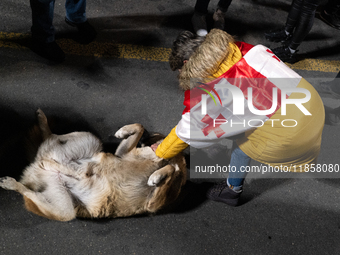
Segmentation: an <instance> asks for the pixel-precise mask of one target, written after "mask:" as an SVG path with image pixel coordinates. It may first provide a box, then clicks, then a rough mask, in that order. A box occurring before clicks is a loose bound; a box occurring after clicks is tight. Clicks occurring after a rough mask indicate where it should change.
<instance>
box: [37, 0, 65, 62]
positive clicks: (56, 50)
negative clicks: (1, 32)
mask: <svg viewBox="0 0 340 255" xmlns="http://www.w3.org/2000/svg"><path fill="white" fill-rule="evenodd" d="M54 3H55V1H54V0H50V1H46V0H30V5H31V9H32V28H31V31H32V46H31V49H32V51H33V52H35V53H36V54H38V55H40V56H42V57H44V58H46V59H48V60H51V61H55V62H61V61H63V60H64V59H65V54H64V52H63V51H62V50H61V48H60V47H59V46H58V44H57V43H56V42H55V37H54V35H55V29H54V26H53V16H54Z"/></svg>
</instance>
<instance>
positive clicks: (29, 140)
mask: <svg viewBox="0 0 340 255" xmlns="http://www.w3.org/2000/svg"><path fill="white" fill-rule="evenodd" d="M42 142H43V136H42V132H41V130H40V128H39V126H38V125H34V126H33V128H32V129H31V130H30V131H29V132H28V134H27V136H26V138H25V149H26V157H27V160H28V161H29V162H33V161H34V158H35V156H36V155H37V152H38V149H39V146H40V145H41V144H42Z"/></svg>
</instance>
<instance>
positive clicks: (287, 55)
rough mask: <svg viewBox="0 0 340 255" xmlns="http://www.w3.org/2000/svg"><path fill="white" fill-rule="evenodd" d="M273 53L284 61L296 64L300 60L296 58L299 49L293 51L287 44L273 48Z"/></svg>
mask: <svg viewBox="0 0 340 255" xmlns="http://www.w3.org/2000/svg"><path fill="white" fill-rule="evenodd" d="M273 53H274V54H275V55H276V56H277V57H278V58H279V59H280V60H281V61H283V62H287V63H290V64H294V63H295V62H297V61H298V59H297V58H296V53H297V51H295V52H294V53H291V51H290V49H289V48H288V47H287V46H281V47H278V48H275V49H273Z"/></svg>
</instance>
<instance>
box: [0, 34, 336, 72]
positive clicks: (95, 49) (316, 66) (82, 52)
mask: <svg viewBox="0 0 340 255" xmlns="http://www.w3.org/2000/svg"><path fill="white" fill-rule="evenodd" d="M29 37H30V35H29V34H21V33H6V32H0V47H7V48H12V49H25V50H26V49H27V47H25V46H22V45H20V44H18V43H16V42H15V41H19V40H23V39H28V38H29ZM57 42H58V44H59V46H60V47H61V48H62V49H63V50H64V52H65V53H66V54H72V55H79V56H96V57H113V58H126V59H141V60H149V61H160V62H167V61H168V58H169V54H170V52H171V49H170V48H162V47H150V46H141V45H132V44H119V43H113V42H92V43H90V44H88V45H81V44H78V43H76V42H74V41H73V40H71V39H59V40H57ZM287 65H288V66H289V67H291V68H292V69H296V70H307V71H320V72H334V73H335V72H339V71H340V61H336V60H320V59H304V60H302V61H299V62H298V63H295V64H287Z"/></svg>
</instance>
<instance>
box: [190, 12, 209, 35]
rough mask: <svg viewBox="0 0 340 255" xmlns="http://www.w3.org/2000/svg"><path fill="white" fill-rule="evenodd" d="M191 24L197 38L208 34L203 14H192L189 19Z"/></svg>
mask: <svg viewBox="0 0 340 255" xmlns="http://www.w3.org/2000/svg"><path fill="white" fill-rule="evenodd" d="M191 23H192V25H193V27H194V31H195V33H196V34H197V35H198V36H206V35H207V34H208V26H207V20H206V15H205V14H200V13H198V12H194V15H193V16H192V18H191Z"/></svg>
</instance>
